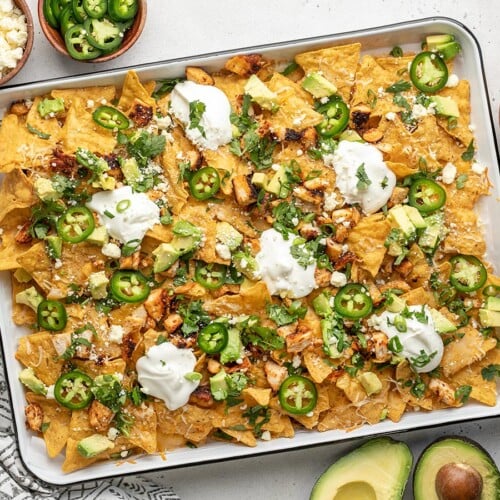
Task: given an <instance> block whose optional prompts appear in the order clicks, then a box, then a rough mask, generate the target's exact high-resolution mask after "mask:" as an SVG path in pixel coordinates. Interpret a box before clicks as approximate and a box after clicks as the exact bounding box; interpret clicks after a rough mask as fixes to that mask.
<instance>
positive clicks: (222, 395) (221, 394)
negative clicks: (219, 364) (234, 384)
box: [210, 369, 228, 401]
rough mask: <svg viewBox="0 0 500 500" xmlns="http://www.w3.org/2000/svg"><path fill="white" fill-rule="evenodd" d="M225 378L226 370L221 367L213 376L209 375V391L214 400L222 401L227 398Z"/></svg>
mask: <svg viewBox="0 0 500 500" xmlns="http://www.w3.org/2000/svg"><path fill="white" fill-rule="evenodd" d="M227 389H228V387H227V380H226V372H225V370H224V369H222V370H221V371H220V372H218V373H216V374H215V375H214V376H213V377H210V392H211V393H212V396H213V397H214V399H215V400H216V401H222V400H223V399H226V398H227Z"/></svg>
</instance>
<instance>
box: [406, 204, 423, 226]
mask: <svg viewBox="0 0 500 500" xmlns="http://www.w3.org/2000/svg"><path fill="white" fill-rule="evenodd" d="M403 208H404V211H405V212H406V215H407V216H408V218H409V219H410V220H411V223H412V224H413V225H414V226H415V227H416V228H417V229H423V228H424V227H427V222H425V219H424V218H423V217H422V215H421V214H420V212H419V211H418V209H417V208H415V207H412V206H410V205H403Z"/></svg>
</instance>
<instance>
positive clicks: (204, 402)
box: [189, 385, 214, 408]
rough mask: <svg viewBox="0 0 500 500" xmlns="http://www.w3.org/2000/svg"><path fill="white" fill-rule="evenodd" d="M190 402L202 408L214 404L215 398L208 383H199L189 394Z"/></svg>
mask: <svg viewBox="0 0 500 500" xmlns="http://www.w3.org/2000/svg"><path fill="white" fill-rule="evenodd" d="M189 402H190V403H191V404H195V405H196V406H199V407H201V408H210V407H212V406H213V405H214V398H213V397H212V393H211V392H210V387H209V386H208V385H199V386H198V387H197V388H196V389H195V390H194V391H193V392H192V393H191V395H190V396H189Z"/></svg>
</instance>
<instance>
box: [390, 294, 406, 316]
mask: <svg viewBox="0 0 500 500" xmlns="http://www.w3.org/2000/svg"><path fill="white" fill-rule="evenodd" d="M386 304H387V305H386V309H387V310H388V311H389V312H393V313H398V312H401V311H402V310H403V309H404V308H405V307H406V301H405V300H404V299H402V298H401V297H398V296H397V295H396V294H394V293H391V294H389V296H388V297H387V301H386Z"/></svg>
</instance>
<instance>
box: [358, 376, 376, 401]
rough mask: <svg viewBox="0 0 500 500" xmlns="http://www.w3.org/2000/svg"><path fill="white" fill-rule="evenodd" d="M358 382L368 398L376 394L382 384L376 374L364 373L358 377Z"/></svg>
mask: <svg viewBox="0 0 500 500" xmlns="http://www.w3.org/2000/svg"><path fill="white" fill-rule="evenodd" d="M358 380H359V381H360V382H361V385H362V386H363V389H364V390H365V391H366V394H367V395H368V396H371V395H372V394H378V393H379V392H380V391H381V390H382V382H381V381H380V379H379V378H378V376H377V374H376V373H373V372H364V373H361V375H359V377H358Z"/></svg>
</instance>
